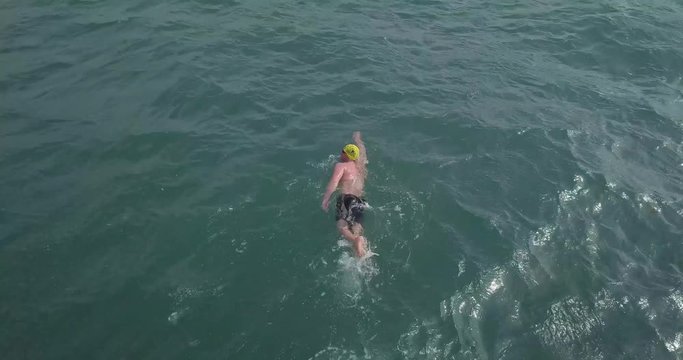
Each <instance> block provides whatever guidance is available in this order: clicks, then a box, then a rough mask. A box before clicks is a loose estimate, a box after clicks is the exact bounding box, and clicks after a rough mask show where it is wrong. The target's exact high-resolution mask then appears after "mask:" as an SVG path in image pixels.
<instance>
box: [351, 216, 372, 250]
mask: <svg viewBox="0 0 683 360" xmlns="http://www.w3.org/2000/svg"><path fill="white" fill-rule="evenodd" d="M351 232H352V233H353V234H354V235H356V239H357V241H356V242H355V243H354V248H355V249H356V254H357V255H358V257H363V256H365V254H367V252H368V240H367V239H366V238H365V236H363V225H362V224H360V223H354V224H353V225H352V226H351Z"/></svg>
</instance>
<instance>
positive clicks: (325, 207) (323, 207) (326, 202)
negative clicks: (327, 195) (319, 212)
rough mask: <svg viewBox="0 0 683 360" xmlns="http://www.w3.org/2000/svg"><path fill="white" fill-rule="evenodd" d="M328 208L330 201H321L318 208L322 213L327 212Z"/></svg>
mask: <svg viewBox="0 0 683 360" xmlns="http://www.w3.org/2000/svg"><path fill="white" fill-rule="evenodd" d="M329 207H330V200H327V199H326V200H323V203H322V204H321V205H320V208H322V209H323V211H324V212H327V208H329Z"/></svg>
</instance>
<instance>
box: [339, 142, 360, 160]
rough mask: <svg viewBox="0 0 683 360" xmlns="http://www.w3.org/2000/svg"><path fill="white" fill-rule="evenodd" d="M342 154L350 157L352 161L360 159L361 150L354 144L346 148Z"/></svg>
mask: <svg viewBox="0 0 683 360" xmlns="http://www.w3.org/2000/svg"><path fill="white" fill-rule="evenodd" d="M342 152H344V154H346V156H348V157H349V159H351V160H356V159H358V155H360V149H358V146H356V145H353V144H348V145H346V146H344V149H343V150H342Z"/></svg>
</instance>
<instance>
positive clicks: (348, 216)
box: [335, 194, 368, 225]
mask: <svg viewBox="0 0 683 360" xmlns="http://www.w3.org/2000/svg"><path fill="white" fill-rule="evenodd" d="M367 205H368V203H367V202H365V199H361V198H359V197H358V196H356V195H351V194H342V195H339V196H338V197H337V216H336V217H335V220H337V221H339V219H344V220H346V222H347V223H349V225H353V224H355V223H358V224H362V223H363V210H365V207H366V206H367Z"/></svg>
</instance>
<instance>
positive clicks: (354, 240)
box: [337, 219, 366, 257]
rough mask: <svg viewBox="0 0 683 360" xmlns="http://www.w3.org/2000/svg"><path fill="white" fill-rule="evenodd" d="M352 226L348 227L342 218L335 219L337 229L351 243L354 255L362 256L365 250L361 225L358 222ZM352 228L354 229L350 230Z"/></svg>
mask: <svg viewBox="0 0 683 360" xmlns="http://www.w3.org/2000/svg"><path fill="white" fill-rule="evenodd" d="M353 226H354V227H353V228H351V227H349V224H348V223H347V222H346V220H344V219H339V220H337V230H339V233H340V234H342V236H343V237H344V239H346V240H348V241H349V242H350V243H351V244H352V245H353V249H354V250H355V251H356V255H357V256H358V257H363V255H365V251H366V250H365V249H366V241H365V237H363V236H362V233H363V226H361V225H360V224H354V225H353ZM357 226H359V227H360V228H358V227H357ZM354 229H355V231H352V230H354ZM358 232H359V233H358Z"/></svg>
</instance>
